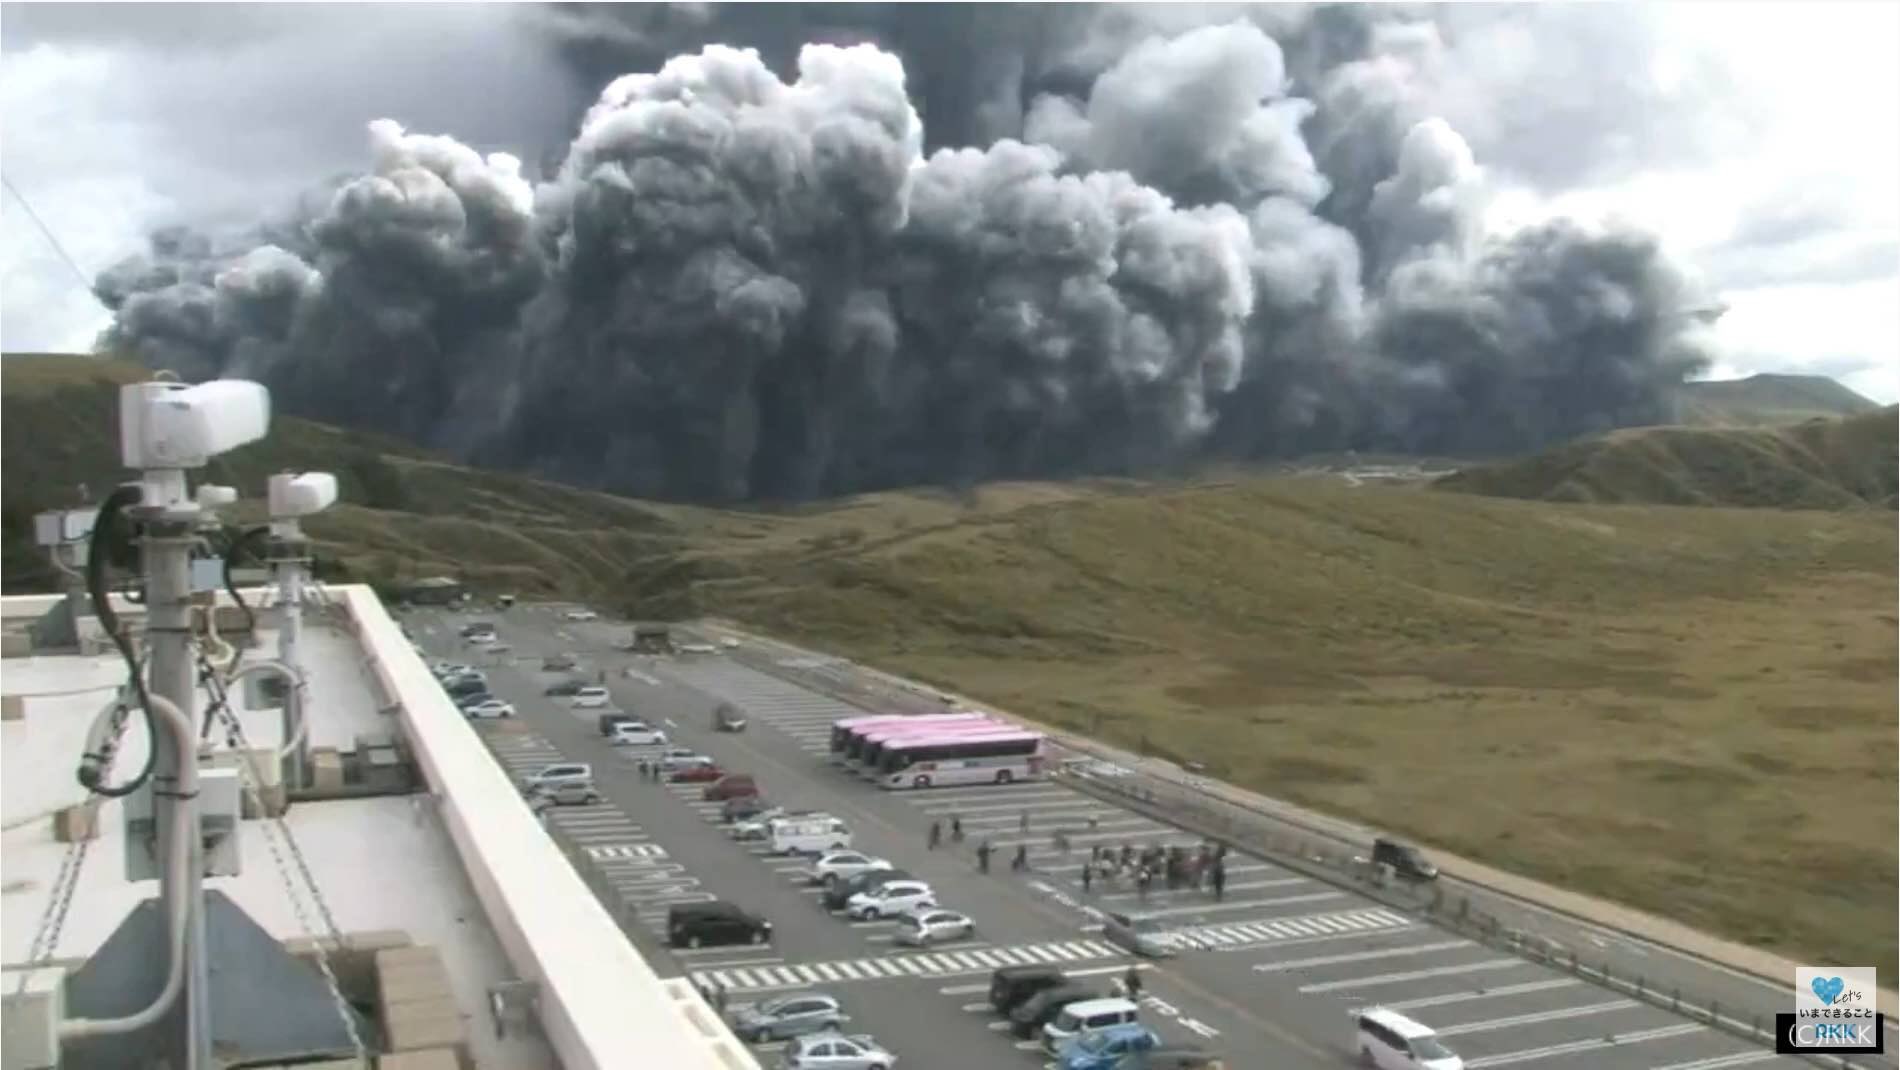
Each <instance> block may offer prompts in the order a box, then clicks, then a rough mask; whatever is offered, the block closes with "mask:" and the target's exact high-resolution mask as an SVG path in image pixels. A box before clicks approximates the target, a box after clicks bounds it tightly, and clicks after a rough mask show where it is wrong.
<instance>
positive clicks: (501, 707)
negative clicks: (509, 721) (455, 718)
mask: <svg viewBox="0 0 1900 1070" xmlns="http://www.w3.org/2000/svg"><path fill="white" fill-rule="evenodd" d="M462 712H463V713H465V714H467V715H468V716H469V717H472V718H476V719H482V718H490V717H513V716H514V715H515V708H514V706H513V704H511V703H507V702H503V701H502V700H500V699H498V698H491V699H489V700H488V701H486V702H477V703H475V704H474V705H473V706H469V707H467V708H465V709H463V710H462Z"/></svg>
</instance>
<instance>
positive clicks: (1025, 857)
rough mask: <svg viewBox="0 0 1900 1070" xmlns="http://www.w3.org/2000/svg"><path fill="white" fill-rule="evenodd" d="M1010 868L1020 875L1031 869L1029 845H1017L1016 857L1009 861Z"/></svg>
mask: <svg viewBox="0 0 1900 1070" xmlns="http://www.w3.org/2000/svg"><path fill="white" fill-rule="evenodd" d="M1009 868H1010V869H1012V870H1014V871H1016V872H1018V873H1021V872H1022V871H1023V870H1025V869H1028V868H1029V845H1028V844H1026V843H1019V844H1017V845H1016V857H1014V858H1012V859H1010V860H1009Z"/></svg>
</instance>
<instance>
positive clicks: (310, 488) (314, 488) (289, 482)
mask: <svg viewBox="0 0 1900 1070" xmlns="http://www.w3.org/2000/svg"><path fill="white" fill-rule="evenodd" d="M334 504H336V477H335V476H333V475H331V474H330V473H328V472H304V473H303V474H301V475H296V474H292V473H289V472H286V473H283V474H281V475H274V476H272V477H270V515H271V519H272V520H290V519H294V518H296V517H300V516H309V515H311V514H312V513H321V512H323V511H324V510H325V509H328V508H329V507H330V506H332V505H334Z"/></svg>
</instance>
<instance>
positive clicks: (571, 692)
mask: <svg viewBox="0 0 1900 1070" xmlns="http://www.w3.org/2000/svg"><path fill="white" fill-rule="evenodd" d="M586 686H587V685H586V684H583V683H581V682H580V681H579V680H556V681H554V682H553V683H551V684H549V685H548V686H546V687H544V688H542V689H541V693H542V694H543V695H547V696H548V697H550V698H573V697H574V696H575V695H576V694H578V693H579V692H580V689H581V688H583V687H586Z"/></svg>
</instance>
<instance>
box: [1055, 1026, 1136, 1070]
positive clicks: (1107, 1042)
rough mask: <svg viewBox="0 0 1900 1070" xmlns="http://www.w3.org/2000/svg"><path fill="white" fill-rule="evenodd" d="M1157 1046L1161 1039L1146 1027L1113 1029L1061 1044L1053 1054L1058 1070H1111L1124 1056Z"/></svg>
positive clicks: (1117, 1027)
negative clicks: (1058, 1050)
mask: <svg viewBox="0 0 1900 1070" xmlns="http://www.w3.org/2000/svg"><path fill="white" fill-rule="evenodd" d="M1160 1046H1161V1038H1160V1037H1159V1036H1156V1035H1155V1031H1154V1030H1152V1029H1149V1028H1148V1027H1146V1026H1142V1025H1134V1024H1129V1025H1113V1026H1109V1027H1108V1028H1106V1029H1096V1030H1093V1031H1090V1032H1087V1033H1083V1034H1081V1035H1080V1036H1078V1037H1076V1038H1075V1039H1073V1040H1070V1041H1067V1042H1066V1043H1064V1044H1063V1045H1062V1050H1061V1051H1060V1052H1058V1053H1057V1058H1058V1059H1059V1060H1060V1062H1059V1063H1058V1064H1057V1065H1059V1066H1060V1067H1061V1068H1062V1070H1115V1067H1116V1066H1117V1065H1118V1064H1119V1063H1120V1062H1121V1060H1122V1057H1123V1056H1124V1055H1134V1054H1139V1053H1143V1052H1150V1051H1153V1050H1155V1049H1156V1048H1159V1047H1160Z"/></svg>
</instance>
